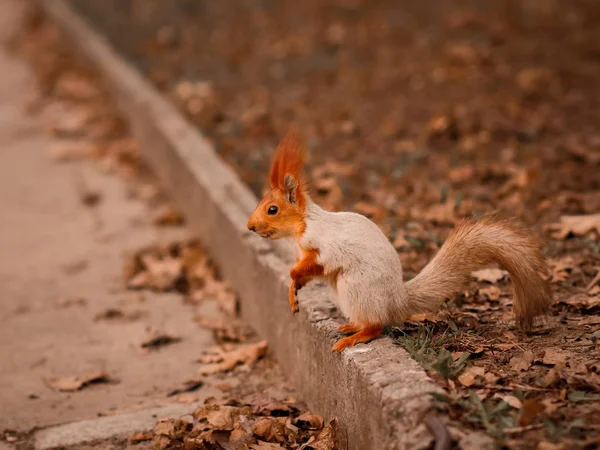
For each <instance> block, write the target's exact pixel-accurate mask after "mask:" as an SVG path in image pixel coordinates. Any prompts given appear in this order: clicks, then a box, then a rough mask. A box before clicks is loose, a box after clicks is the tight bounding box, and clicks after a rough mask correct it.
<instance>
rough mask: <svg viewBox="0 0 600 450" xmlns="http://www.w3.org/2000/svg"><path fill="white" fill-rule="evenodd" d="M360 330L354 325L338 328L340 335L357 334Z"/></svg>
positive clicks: (359, 327) (360, 328)
mask: <svg viewBox="0 0 600 450" xmlns="http://www.w3.org/2000/svg"><path fill="white" fill-rule="evenodd" d="M360 330H362V327H361V326H360V325H357V324H355V323H346V324H344V325H340V326H339V327H338V331H339V332H340V333H358V332H359V331H360Z"/></svg>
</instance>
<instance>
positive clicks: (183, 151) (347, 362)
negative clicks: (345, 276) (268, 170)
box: [38, 0, 435, 450]
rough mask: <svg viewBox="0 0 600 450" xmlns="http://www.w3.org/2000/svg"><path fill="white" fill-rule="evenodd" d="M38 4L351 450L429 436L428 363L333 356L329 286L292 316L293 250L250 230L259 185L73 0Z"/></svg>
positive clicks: (354, 352) (372, 348)
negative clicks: (223, 156) (97, 79)
mask: <svg viewBox="0 0 600 450" xmlns="http://www.w3.org/2000/svg"><path fill="white" fill-rule="evenodd" d="M38 3H39V4H40V5H41V6H42V7H43V8H44V10H45V11H46V13H47V14H48V15H49V16H50V17H51V18H52V19H53V20H54V21H55V22H56V23H57V24H59V25H60V27H61V28H62V30H63V32H64V33H65V34H66V36H67V37H68V39H69V40H70V41H71V42H74V43H76V44H77V45H78V48H79V50H80V51H81V54H82V55H83V56H84V57H85V58H87V59H88V60H89V61H90V62H91V63H92V65H93V66H94V67H95V68H96V69H97V70H98V71H99V72H100V73H101V74H102V75H103V77H104V79H105V81H106V83H107V84H108V86H109V87H110V89H111V90H112V93H113V95H114V98H115V99H117V100H118V101H119V102H120V105H121V107H122V109H123V111H124V112H125V113H126V114H127V116H128V118H129V119H130V121H131V123H132V124H133V127H134V132H135V134H136V136H137V137H138V138H139V140H140V141H141V142H142V143H143V147H142V148H143V151H144V155H145V157H146V158H147V160H148V161H149V162H150V163H151V164H152V166H153V168H154V170H155V171H156V173H157V174H158V175H159V176H160V177H161V179H162V182H163V184H164V185H165V186H166V187H167V188H168V189H169V191H170V193H171V195H172V197H173V198H174V199H175V200H176V201H177V202H178V203H179V206H180V207H181V208H182V209H183V211H184V212H185V213H186V215H187V217H188V218H189V219H190V222H191V224H192V226H193V230H194V231H195V232H197V233H198V235H199V236H200V238H201V239H203V240H204V242H205V243H206V245H207V247H208V249H209V251H210V252H211V254H212V256H213V258H214V259H215V260H216V261H217V263H218V264H219V265H220V266H221V268H222V270H223V273H224V275H225V277H226V278H227V279H228V280H229V281H230V282H231V283H232V285H233V286H234V287H235V288H236V289H237V290H238V291H239V292H240V294H241V300H242V314H243V316H244V317H245V319H246V320H248V321H249V322H250V323H252V325H253V326H254V327H255V328H256V329H257V330H258V331H259V332H260V333H261V334H262V335H263V336H264V337H266V338H267V339H268V340H269V343H270V346H271V348H272V349H273V350H274V352H275V355H276V357H277V359H278V360H279V362H280V364H281V365H282V366H283V368H284V370H285V371H286V373H287V375H288V377H289V378H290V379H291V380H292V382H293V384H294V385H295V387H296V388H297V389H298V390H299V392H300V394H301V396H302V397H303V399H304V400H305V401H306V402H307V403H308V404H309V405H310V406H311V407H312V408H313V409H316V410H317V411H318V412H319V413H321V414H323V415H325V416H327V417H337V418H339V420H340V422H341V423H342V425H343V426H344V427H345V428H346V430H347V432H348V441H349V444H350V448H351V449H357V450H358V449H360V450H367V449H377V450H382V449H401V448H411V449H412V448H419V447H420V445H423V444H424V443H426V442H424V438H423V435H422V434H423V427H422V426H418V427H417V423H416V422H417V417H418V414H419V413H420V412H421V411H422V410H423V409H424V408H426V407H427V406H428V403H429V396H428V394H427V393H428V392H430V391H432V390H434V389H435V388H434V387H433V384H432V383H430V380H429V379H428V377H427V376H426V374H425V373H424V372H423V371H422V369H421V368H420V367H419V366H418V364H417V363H416V362H415V361H413V360H412V359H411V358H410V357H409V355H408V354H407V353H406V352H405V351H404V350H403V349H401V348H399V347H397V346H394V345H393V344H392V343H391V342H390V341H389V340H388V339H380V340H377V341H375V342H373V343H371V344H369V345H359V346H357V347H355V348H352V349H348V350H346V351H345V352H344V353H343V354H342V355H339V354H333V353H331V351H330V348H331V346H332V345H333V343H334V342H335V338H337V337H338V336H337V333H336V331H335V326H336V323H337V322H336V320H335V317H337V312H336V308H335V306H334V305H333V303H332V301H331V297H330V294H329V292H328V291H327V290H326V289H325V288H324V287H322V286H313V287H310V288H305V289H303V290H302V291H301V295H300V308H301V312H300V314H298V315H297V316H295V317H294V316H293V315H292V313H291V312H290V310H289V306H288V304H287V300H286V299H287V283H288V271H289V267H290V262H291V254H290V252H289V250H288V249H287V248H285V247H283V246H281V245H279V244H277V243H270V242H266V241H263V240H261V239H260V238H259V237H257V236H254V235H251V234H249V233H248V231H247V230H246V228H245V225H246V221H247V218H248V216H249V214H250V213H251V212H252V210H253V209H254V207H255V205H256V202H257V199H256V198H255V197H254V196H253V195H252V193H251V192H250V191H249V189H248V188H247V187H246V186H245V185H244V184H243V183H242V182H241V181H240V180H239V178H238V177H237V176H236V174H235V173H233V171H232V170H231V169H230V168H229V167H227V166H226V165H225V164H224V163H223V162H222V161H221V160H220V159H219V157H218V156H217V155H216V154H215V152H213V150H212V148H211V147H210V145H209V144H208V142H207V141H206V140H205V139H204V138H203V137H202V136H201V135H200V134H199V133H198V131H197V130H196V129H195V128H194V127H193V126H191V125H190V124H189V123H188V122H186V121H185V119H184V118H183V117H182V116H181V115H180V114H179V113H178V112H177V110H176V109H175V107H174V106H172V105H171V104H170V103H168V102H167V101H166V100H165V99H163V98H162V97H161V95H160V94H159V93H158V92H156V91H155V90H154V89H153V88H152V87H151V86H150V85H149V84H148V82H147V81H146V80H145V79H143V78H142V77H141V76H140V75H139V74H138V73H137V72H136V71H135V70H134V69H133V68H132V67H131V66H130V65H129V64H127V63H126V62H125V61H123V59H121V58H120V57H119V56H117V55H116V53H115V52H114V51H113V50H112V49H111V47H110V45H109V44H108V43H107V42H106V40H105V39H104V38H103V37H101V36H100V35H98V34H97V33H95V32H94V31H93V30H92V29H91V28H90V27H89V26H88V25H87V23H86V22H85V21H84V20H83V19H82V18H81V17H79V16H78V15H77V14H75V13H74V12H73V11H72V10H71V9H70V8H69V7H68V5H67V4H66V3H65V2H64V1H62V0H55V1H51V2H48V1H44V0H38ZM417 435H420V437H419V436H417ZM417 443H418V444H417Z"/></svg>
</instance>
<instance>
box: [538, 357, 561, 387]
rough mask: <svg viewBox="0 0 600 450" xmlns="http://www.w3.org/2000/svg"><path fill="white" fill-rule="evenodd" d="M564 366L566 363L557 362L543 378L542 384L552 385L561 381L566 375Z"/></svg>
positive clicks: (545, 385)
mask: <svg viewBox="0 0 600 450" xmlns="http://www.w3.org/2000/svg"><path fill="white" fill-rule="evenodd" d="M564 368H565V365H564V363H560V362H559V363H557V364H555V365H554V367H552V368H551V369H550V370H549V371H548V372H547V373H546V375H544V377H543V378H542V385H543V386H544V387H551V386H554V385H556V384H557V383H559V382H560V381H561V380H562V379H563V378H564V377H565V373H564Z"/></svg>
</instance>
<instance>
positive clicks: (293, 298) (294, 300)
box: [288, 281, 300, 314]
mask: <svg viewBox="0 0 600 450" xmlns="http://www.w3.org/2000/svg"><path fill="white" fill-rule="evenodd" d="M297 284H298V283H295V282H293V281H292V283H291V284H290V291H289V295H288V297H289V301H290V308H292V312H293V313H294V314H296V313H297V312H298V311H299V310H300V308H299V306H298V289H299V288H298V287H297Z"/></svg>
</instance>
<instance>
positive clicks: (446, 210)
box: [423, 201, 456, 225]
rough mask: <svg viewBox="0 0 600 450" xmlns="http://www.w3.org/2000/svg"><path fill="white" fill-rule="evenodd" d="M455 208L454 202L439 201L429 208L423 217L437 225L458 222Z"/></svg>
mask: <svg viewBox="0 0 600 450" xmlns="http://www.w3.org/2000/svg"><path fill="white" fill-rule="evenodd" d="M454 210H455V207H454V202H451V201H447V202H446V203H438V204H435V205H432V206H430V207H429V208H427V210H426V211H425V212H424V214H423V217H424V219H425V220H427V221H428V222H431V223H434V224H437V225H454V222H456V215H455V211H454Z"/></svg>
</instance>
